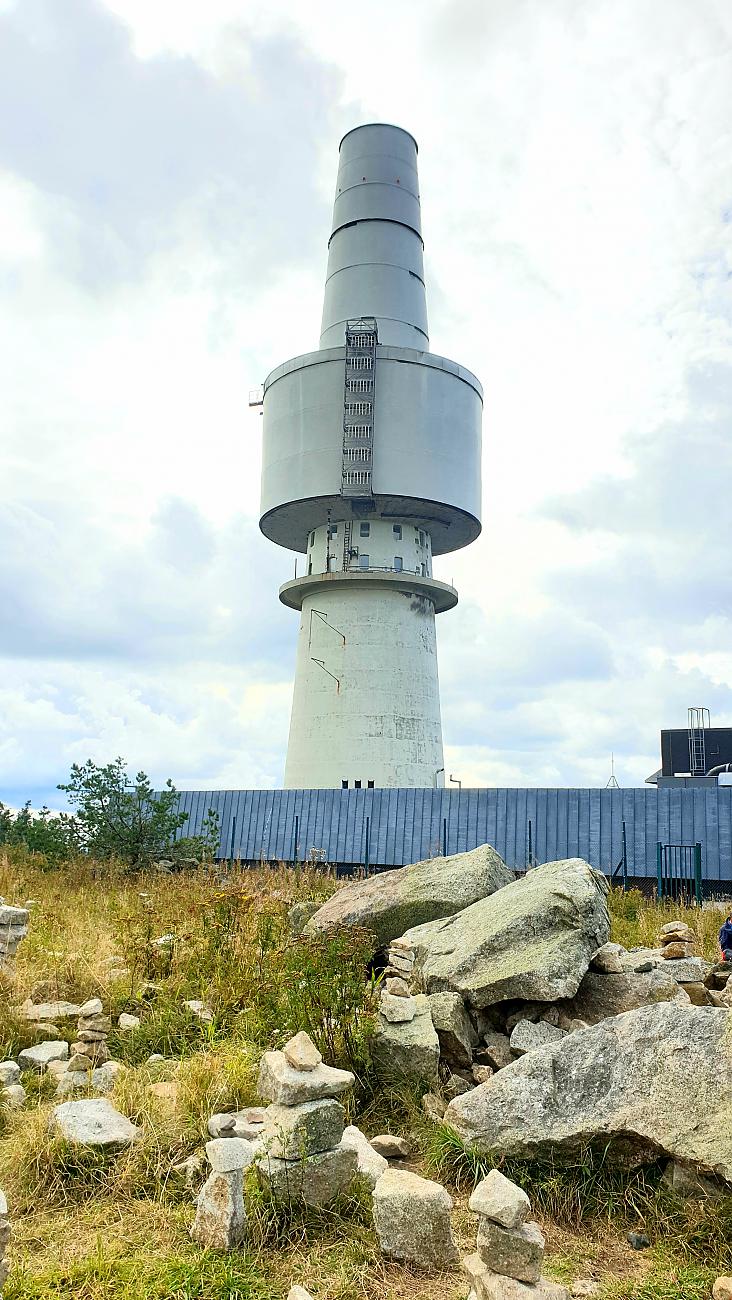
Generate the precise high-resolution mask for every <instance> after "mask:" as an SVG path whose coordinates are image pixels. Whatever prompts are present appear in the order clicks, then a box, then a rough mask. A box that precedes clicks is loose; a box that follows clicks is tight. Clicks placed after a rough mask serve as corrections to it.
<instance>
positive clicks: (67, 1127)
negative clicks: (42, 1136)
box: [51, 1097, 141, 1147]
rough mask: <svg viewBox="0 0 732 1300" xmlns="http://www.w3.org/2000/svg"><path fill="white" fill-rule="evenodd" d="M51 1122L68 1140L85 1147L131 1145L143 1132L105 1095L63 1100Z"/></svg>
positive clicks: (54, 1112)
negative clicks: (81, 1099)
mask: <svg viewBox="0 0 732 1300" xmlns="http://www.w3.org/2000/svg"><path fill="white" fill-rule="evenodd" d="M51 1125H52V1127H53V1128H54V1129H55V1130H56V1132H57V1133H59V1134H60V1135H61V1137H63V1138H66V1141H67V1142H74V1143H78V1144H79V1145H80V1146H85V1147H127V1146H129V1145H130V1143H131V1142H134V1141H135V1140H136V1139H137V1138H138V1137H139V1136H140V1134H141V1130H140V1129H139V1128H136V1127H135V1125H134V1124H131V1123H130V1121H129V1120H128V1119H127V1117H126V1116H125V1115H121V1114H120V1112H119V1111H118V1110H115V1108H114V1106H113V1105H112V1103H111V1102H109V1101H107V1100H106V1098H104V1097H92V1098H90V1099H89V1100H88V1101H65V1102H63V1103H62V1105H60V1106H56V1108H55V1110H54V1111H53V1114H52V1116H51Z"/></svg>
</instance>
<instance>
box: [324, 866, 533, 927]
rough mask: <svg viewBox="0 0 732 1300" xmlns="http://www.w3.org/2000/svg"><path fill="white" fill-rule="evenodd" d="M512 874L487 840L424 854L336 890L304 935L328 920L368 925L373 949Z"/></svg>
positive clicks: (488, 891) (449, 913) (509, 879)
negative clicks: (444, 854) (445, 853)
mask: <svg viewBox="0 0 732 1300" xmlns="http://www.w3.org/2000/svg"><path fill="white" fill-rule="evenodd" d="M513 879H514V874H513V872H512V871H509V869H508V867H507V866H506V864H505V863H504V861H503V859H502V858H501V857H499V855H498V854H497V853H496V851H495V849H492V848H491V846H490V844H481V845H480V846H479V848H477V849H472V850H471V851H470V853H456V854H454V855H453V856H452V857H449V858H428V859H427V861H426V862H414V863H412V865H411V866H408V867H399V868H398V869H397V870H395V871H382V872H379V874H378V875H376V876H371V877H370V879H368V880H359V881H357V882H356V883H355V884H353V885H345V886H344V888H343V889H339V890H338V891H337V892H336V893H335V894H334V895H333V896H332V898H329V899H328V901H327V903H324V904H323V906H322V907H321V908H319V909H318V911H317V912H316V913H315V915H314V916H312V917H311V918H310V920H309V921H308V923H307V925H306V926H305V933H306V934H316V933H318V932H319V931H321V930H327V929H328V928H330V927H331V926H334V925H354V926H360V927H362V928H363V929H365V930H370V931H371V933H372V934H373V935H374V936H375V945H374V946H375V948H381V947H384V946H385V945H386V944H388V943H390V942H391V940H392V939H398V938H399V936H400V935H402V934H404V931H405V930H408V929H409V928H410V926H415V925H421V924H422V923H423V922H425V921H433V920H435V919H436V918H437V917H441V916H452V915H453V914H454V913H455V912H460V911H462V909H463V908H465V907H468V906H469V905H470V904H471V903H474V902H475V901H476V900H477V899H479V898H486V897H487V896H488V895H489V894H492V893H494V891H495V890H496V889H501V888H502V887H503V886H504V885H508V884H510V883H511V882H512V881H513Z"/></svg>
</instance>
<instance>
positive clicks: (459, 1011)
mask: <svg viewBox="0 0 732 1300" xmlns="http://www.w3.org/2000/svg"><path fill="white" fill-rule="evenodd" d="M430 1012H431V1015H432V1023H433V1025H434V1027H435V1029H436V1030H437V1037H438V1039H439V1043H440V1052H441V1054H442V1056H444V1058H445V1060H446V1061H449V1062H450V1063H451V1064H452V1065H455V1066H461V1065H464V1066H470V1065H471V1064H472V1061H473V1048H474V1047H476V1046H477V1043H478V1035H477V1034H476V1032H475V1030H474V1028H473V1024H472V1021H471V1019H470V1016H469V1015H468V1013H467V1011H466V1010H465V1003H464V1002H463V1000H462V998H461V996H460V994H459V993H433V994H432V996H431V998H430Z"/></svg>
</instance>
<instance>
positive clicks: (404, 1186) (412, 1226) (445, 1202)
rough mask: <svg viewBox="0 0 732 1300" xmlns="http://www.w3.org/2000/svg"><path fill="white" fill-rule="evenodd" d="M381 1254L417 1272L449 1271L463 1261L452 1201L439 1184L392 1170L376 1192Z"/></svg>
mask: <svg viewBox="0 0 732 1300" xmlns="http://www.w3.org/2000/svg"><path fill="white" fill-rule="evenodd" d="M373 1205H374V1228H375V1229H376V1234H377V1236H378V1238H379V1246H380V1248H381V1253H382V1255H384V1256H385V1257H386V1258H387V1259H396V1260H399V1261H400V1262H401V1263H403V1264H411V1265H412V1266H413V1267H415V1268H421V1269H434V1268H449V1267H450V1266H451V1265H453V1264H456V1263H457V1261H458V1259H459V1252H458V1248H457V1246H456V1244H455V1238H454V1237H453V1235H452V1227H451V1225H450V1211H451V1210H452V1197H451V1196H450V1195H449V1193H448V1192H446V1191H445V1188H444V1187H442V1186H441V1185H440V1184H439V1183H434V1182H432V1181H431V1180H430V1179H428V1178H421V1177H420V1176H419V1175H418V1174H413V1173H411V1172H410V1171H409V1170H406V1169H388V1170H387V1171H386V1173H385V1174H382V1176H381V1178H380V1179H379V1181H378V1182H377V1184H376V1186H375V1187H374V1190H373Z"/></svg>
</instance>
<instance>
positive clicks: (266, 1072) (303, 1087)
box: [257, 1052, 355, 1106]
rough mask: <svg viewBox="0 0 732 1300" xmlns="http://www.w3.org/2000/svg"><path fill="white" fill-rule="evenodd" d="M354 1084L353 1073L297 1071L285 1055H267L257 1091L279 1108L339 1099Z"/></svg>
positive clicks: (321, 1069) (321, 1067)
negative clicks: (333, 1098)
mask: <svg viewBox="0 0 732 1300" xmlns="http://www.w3.org/2000/svg"><path fill="white" fill-rule="evenodd" d="M354 1082H355V1076H354V1075H353V1074H351V1072H350V1070H336V1069H335V1068H334V1067H333V1066H332V1065H318V1066H317V1067H316V1069H314V1070H295V1069H293V1067H292V1066H291V1065H289V1064H288V1063H287V1060H286V1059H285V1055H284V1052H265V1053H264V1056H263V1057H262V1060H261V1061H260V1064H259V1080H258V1083H257V1091H258V1093H259V1095H260V1097H264V1098H265V1100H267V1101H274V1102H277V1104H278V1105H280V1106H299V1105H300V1103H301V1102H304V1101H320V1099H321V1098H322V1097H336V1096H339V1095H340V1093H342V1092H346V1091H347V1090H348V1089H349V1088H350V1087H352V1086H353V1083H354Z"/></svg>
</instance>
